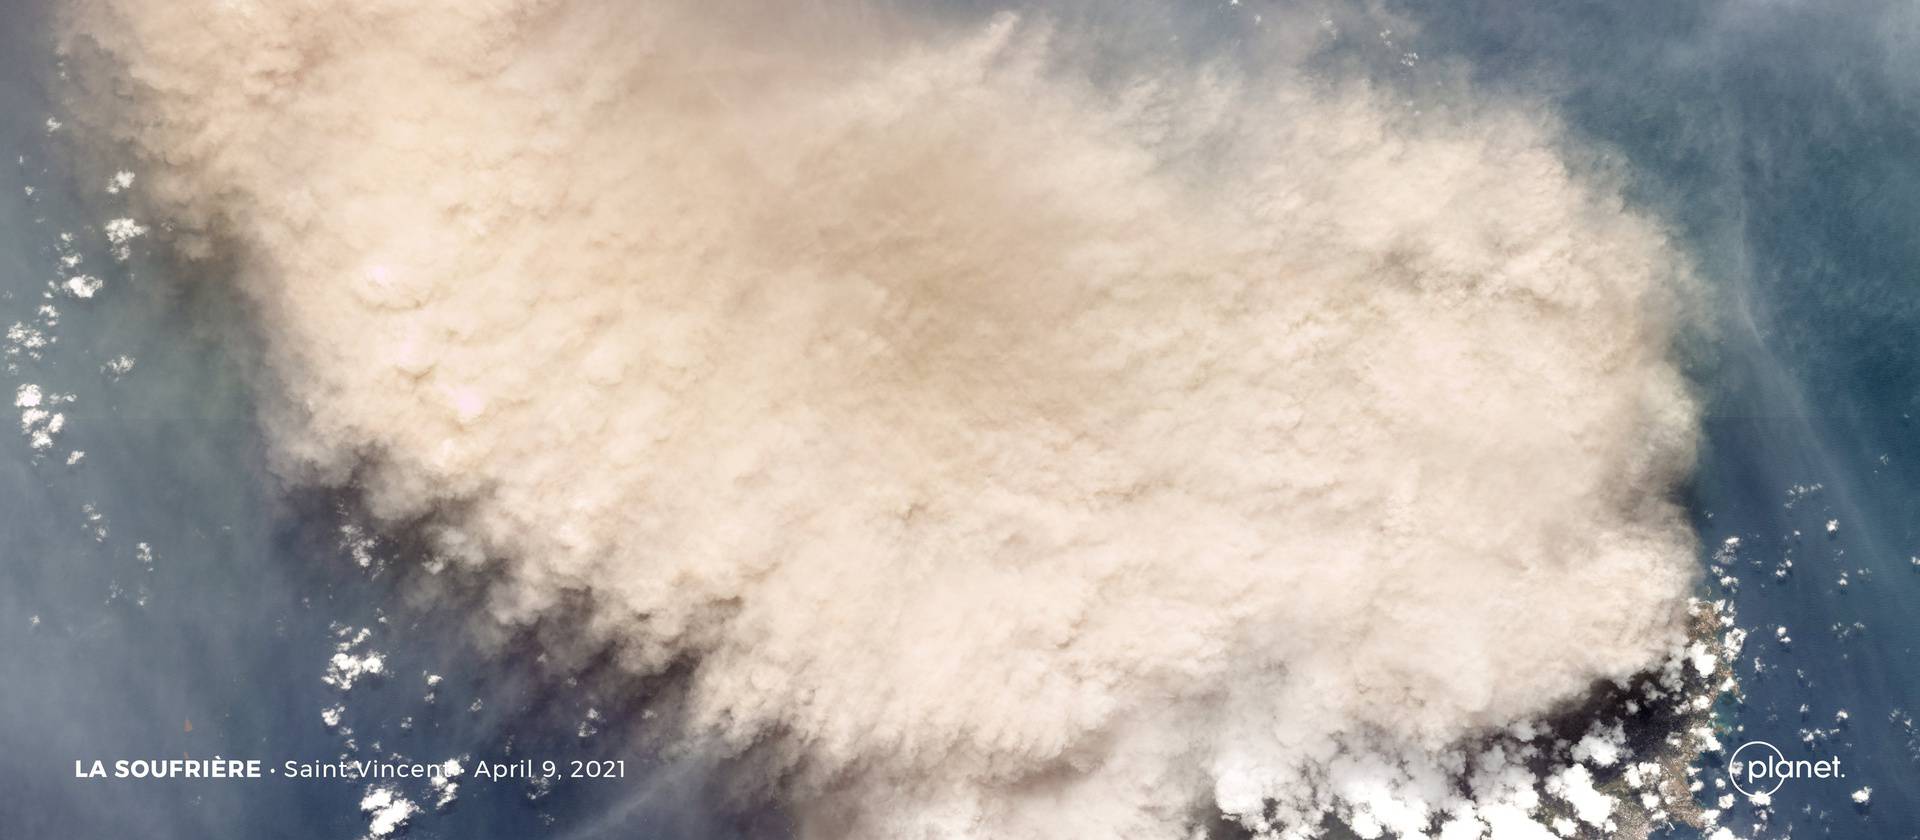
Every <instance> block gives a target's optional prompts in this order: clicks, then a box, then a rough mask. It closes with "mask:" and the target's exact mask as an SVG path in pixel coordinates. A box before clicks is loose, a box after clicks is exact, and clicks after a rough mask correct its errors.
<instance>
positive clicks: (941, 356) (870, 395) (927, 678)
mask: <svg viewBox="0 0 1920 840" xmlns="http://www.w3.org/2000/svg"><path fill="white" fill-rule="evenodd" d="M856 3H857V0H844V2H841V1H840V0H836V2H834V3H829V4H824V5H811V4H810V5H809V6H808V8H806V9H805V10H801V9H796V8H791V7H789V6H788V5H786V4H767V7H765V8H757V9H756V8H752V7H751V6H750V5H749V4H739V3H729V2H717V3H716V2H693V1H692V0H688V2H681V1H680V0H664V2H653V3H627V2H617V0H490V2H479V3H475V2H458V3H454V2H413V0H408V2H369V3H340V4H330V3H307V2H292V1H291V0H288V1H287V2H280V1H279V0H261V2H224V1H222V2H215V1H214V0H205V1H204V2H202V0H174V2H166V3H154V2H147V0H81V1H80V2H77V3H75V4H74V5H73V6H72V7H71V8H70V9H69V11H68V14H67V15H66V21H65V23H64V24H63V33H62V37H63V40H64V44H65V49H66V53H67V55H68V61H69V70H70V72H72V73H73V75H74V78H75V79H77V80H79V81H80V83H82V84H84V85H90V86H91V87H90V89H89V90H90V92H89V93H87V94H86V96H85V97H83V99H82V101H80V102H78V103H77V104H76V109H77V110H78V111H80V112H81V114H80V115H79V117H78V118H79V119H80V120H81V122H82V123H83V124H86V125H88V126H90V127H91V128H92V129H93V130H94V131H95V132H98V133H99V136H106V137H110V138H112V139H115V140H119V141H124V142H127V143H130V144H131V146H132V148H133V149H134V150H135V152H136V153H137V154H139V155H141V156H143V157H145V158H147V159H148V160H149V161H150V162H151V166H150V168H149V171H150V172H151V174H150V175H143V184H146V183H148V181H149V179H150V182H151V185H150V188H149V189H150V194H151V195H154V196H157V200H158V201H159V202H160V203H161V207H160V208H159V209H161V210H163V211H164V213H165V214H166V216H167V217H169V218H170V219H171V224H172V225H173V227H174V229H175V234H174V235H175V236H176V238H177V239H178V241H179V243H180V244H181V246H182V247H184V248H187V249H189V250H193V249H196V248H201V249H204V248H214V249H219V250H220V251H221V252H223V253H227V254H230V255H232V258H233V261H234V264H235V265H237V266H238V267H237V269H236V270H237V272H238V274H237V277H236V280H235V283H236V287H237V288H238V289H239V290H240V291H241V292H242V293H243V294H244V295H246V296H247V297H248V298H249V300H250V301H251V302H252V303H253V305H254V308H255V309H256V310H257V312H258V313H259V317H260V318H261V321H262V323H261V328H262V331H263V333H264V334H265V335H266V336H267V343H268V350H269V365H270V367H271V368H272V370H273V371H274V373H275V377H274V379H275V381H276V382H277V383H278V384H277V385H276V386H275V387H276V388H277V389H278V396H277V399H276V403H275V405H276V408H275V410H274V411H273V413H272V417H271V424H272V429H271V431H272V433H273V437H274V440H275V443H276V446H277V455H278V464H279V466H280V468H281V470H282V471H283V472H284V474H285V475H286V476H288V477H289V478H290V479H292V480H294V481H300V482H316V483H323V484H324V483H338V482H342V481H345V480H347V478H348V476H349V475H350V474H357V476H358V480H360V481H361V482H362V483H363V486H364V490H365V492H366V493H367V495H368V497H369V504H370V505H371V506H372V508H373V510H374V512H375V513H376V514H377V515H379V516H381V517H385V518H389V519H391V520H396V521H398V520H412V519H416V518H419V517H423V516H429V515H432V514H435V512H436V511H439V512H440V513H438V517H439V521H441V522H443V523H444V526H443V527H442V529H441V530H440V540H441V543H442V550H443V552H445V553H446V554H447V555H448V556H452V557H458V558H462V559H464V560H465V561H467V562H472V563H479V562H481V560H482V559H483V558H496V559H499V560H501V561H502V562H503V563H504V565H505V566H506V568H507V570H508V574H509V575H510V578H511V580H510V583H509V584H508V585H506V586H503V587H502V588H501V591H500V595H499V597H498V599H497V601H496V604H495V608H496V612H497V618H499V619H501V620H504V621H508V622H514V621H518V620H523V619H526V618H528V617H530V616H535V615H541V614H544V613H546V612H547V611H549V610H551V609H554V608H555V605H556V604H558V603H560V599H561V597H562V596H563V595H564V594H566V593H569V592H574V591H580V590H585V591H590V592H591V593H593V595H594V603H596V604H598V605H599V606H598V607H597V608H596V609H595V610H594V611H593V614H591V615H577V616H573V617H572V620H574V621H577V622H578V624H579V625H580V627H581V628H582V630H581V632H582V633H583V634H591V635H592V636H594V637H595V638H600V639H603V640H612V641H616V642H618V643H619V644H620V645H621V646H622V649H623V650H624V651H625V653H626V655H627V656H628V657H629V659H630V662H631V663H632V665H633V666H634V667H636V668H640V669H651V668H659V667H662V666H663V665H664V664H666V663H669V662H672V661H689V662H694V663H697V664H696V665H695V667H694V669H693V674H694V676H693V681H694V683H693V686H692V695H691V696H692V697H693V701H692V703H693V720H692V721H691V723H690V724H689V726H690V727H692V729H691V730H690V732H689V735H690V736H691V737H698V738H703V739H711V741H712V742H713V743H718V744H721V745H725V746H727V747H728V748H740V749H743V748H745V747H746V746H747V745H749V744H761V745H763V747H765V748H766V749H767V753H768V758H767V759H766V760H765V761H764V762H762V764H764V765H765V767H766V771H767V772H768V773H769V774H772V775H775V776H777V777H778V778H780V779H781V780H782V781H781V785H782V786H783V789H784V790H786V791H788V793H789V794H790V795H791V798H792V801H793V802H796V803H800V804H798V805H796V806H795V807H796V808H797V809H798V810H799V811H800V815H801V818H802V821H803V825H804V827H805V828H806V830H807V832H808V833H809V834H810V836H816V837H834V836H857V837H995V838H1006V837H1016V838H1017V837H1035V838H1039V837H1045V838H1060V837H1174V836H1185V835H1186V834H1187V833H1188V832H1190V830H1191V828H1192V821H1193V820H1194V819H1195V816H1194V815H1195V814H1196V813H1206V812H1209V811H1213V812H1221V811H1224V812H1225V813H1226V814H1228V815H1229V816H1230V817H1234V818H1237V819H1240V820H1242V821H1244V822H1246V823H1248V824H1250V825H1252V824H1258V825H1262V826H1277V827H1282V828H1284V827H1286V826H1317V825H1318V824H1319V822H1320V819H1321V817H1322V816H1323V815H1325V814H1328V813H1334V814H1339V813H1342V812H1343V811H1342V809H1345V808H1351V807H1354V806H1353V805H1352V804H1351V803H1353V802H1357V801H1361V800H1366V801H1368V802H1370V803H1371V804H1370V805H1367V806H1366V807H1367V808H1370V809H1371V810H1370V811H1369V812H1368V813H1369V814H1372V815H1373V816H1371V817H1369V818H1370V819H1375V820H1377V821H1384V820H1385V819H1386V818H1385V817H1381V816H1380V814H1384V813H1388V812H1392V813H1394V814H1397V815H1398V816H1396V817H1394V818H1395V819H1398V820H1400V822H1399V823H1398V824H1405V825H1411V824H1415V823H1422V824H1424V823H1423V822H1422V821H1436V820H1440V819H1442V818H1448V819H1454V820H1456V821H1457V822H1459V823H1460V824H1461V825H1463V826H1465V825H1468V824H1469V823H1471V824H1473V825H1478V824H1479V823H1478V822H1476V820H1478V819H1480V818H1479V817H1477V816H1476V815H1475V813H1476V812H1475V811H1474V806H1473V805H1472V804H1471V803H1461V802H1460V801H1458V796H1457V795H1456V794H1457V793H1458V792H1457V791H1452V790H1450V788H1449V785H1448V783H1447V781H1446V780H1447V779H1448V778H1454V777H1458V776H1459V775H1460V774H1461V773H1464V772H1466V770H1467V768H1465V767H1463V766H1462V763H1463V761H1464V759H1462V758H1461V757H1460V755H1459V753H1457V752H1456V751H1455V750H1454V747H1455V745H1457V744H1459V743H1461V741H1462V739H1467V738H1472V737H1475V736H1476V735H1477V734H1478V733H1482V732H1485V731H1488V730H1489V729H1491V728H1495V727H1503V726H1507V725H1508V724H1511V723H1512V722H1514V721H1517V720H1523V719H1526V718H1528V717H1530V716H1533V715H1538V714H1541V713H1543V712H1545V711H1547V710H1549V709H1550V708H1552V707H1553V706H1554V705H1555V704H1557V703H1562V702H1565V701H1569V700H1572V699H1575V698H1577V697H1578V696H1580V695H1581V694H1582V692H1584V691H1585V690H1586V689H1587V688H1588V687H1589V686H1590V685H1591V684H1592V683H1593V682H1594V681H1596V680H1602V679H1610V678H1622V677H1625V676H1627V675H1629V674H1632V673H1634V672H1636V671H1638V670H1639V669H1641V668H1643V667H1646V666H1648V665H1649V664H1650V663H1652V662H1654V661H1655V660H1656V659H1657V658H1658V656H1659V655H1660V653H1661V652H1662V651H1663V650H1665V649H1667V648H1668V647H1670V646H1672V645H1673V643H1674V642H1675V641H1676V639H1678V638H1679V635H1680V633H1681V624H1682V609H1681V606H1682V602H1683V600H1684V597H1685V594H1686V592H1687V590H1688V586H1689V583H1690V580H1691V577H1690V575H1691V572H1690V569H1691V567H1692V562H1691V550H1692V548H1691V542H1690V536H1689V534H1688V532H1687V531H1686V529H1685V528H1684V526H1683V523H1682V521H1681V519H1680V518H1679V516H1678V515H1677V513H1676V510H1675V509H1674V508H1673V507H1672V506H1671V505H1670V504H1669V503H1668V502H1667V501H1666V500H1665V496H1666V494H1667V491H1668V490H1669V488H1670V486H1671V485H1672V483H1673V482H1674V481H1675V480H1676V479H1677V477H1678V476H1679V475H1680V474H1681V473H1682V472H1683V471H1684V470H1685V469H1686V468H1687V466H1688V464H1689V460H1690V457H1691V448H1692V434H1693V425H1694V422H1693V419H1694V418H1693V406H1692V405H1691V403H1690V401H1689V399H1688V397H1687V395H1686V393H1685V391H1684V388H1683V384H1682V381H1681V379H1680V377H1679V375H1678V374H1677V372H1676V370H1675V368H1674V367H1673V365H1672V364H1670V362H1669V361H1668V354H1667V350H1668V345H1669V343H1670V338H1671V336H1670V330H1671V325H1670V323H1669V320H1670V318H1668V317H1667V316H1665V315H1663V313H1670V312H1671V311H1673V309H1674V306H1673V302H1672V298H1673V290H1674V289H1675V288H1676V287H1677V286H1678V285H1679V284H1680V283H1681V282H1682V278H1683V274H1684V271H1683V269H1682V267H1681V265H1680V263H1679V261H1678V260H1677V258H1676V257H1675V255H1674V253H1673V251H1672V250H1671V248H1670V246H1669V244H1668V243H1667V242H1666V241H1665V240H1664V238H1663V236H1662V235H1661V233H1660V232H1659V230H1658V229H1657V227H1656V226H1655V225H1654V224H1653V223H1651V222H1650V221H1649V220H1648V219H1645V218H1642V217H1640V216H1637V215H1635V214H1634V213H1633V212H1631V211H1629V210H1626V209H1623V207H1622V202H1621V201H1620V199H1619V198H1618V197H1617V196H1616V195H1615V194H1613V193H1612V192H1610V191H1609V190H1608V189H1607V188H1606V186H1605V185H1604V184H1600V185H1596V184H1594V183H1591V182H1589V179H1586V178H1584V177H1582V176H1580V175H1577V174H1575V173H1574V172H1573V171H1571V170H1570V168H1569V167H1568V166H1567V165H1566V164H1565V163H1564V162H1563V161H1562V159H1561V158H1560V157H1559V156H1558V153H1557V152H1556V148H1558V144H1559V142H1560V139H1559V138H1558V137H1556V135H1555V133H1554V132H1553V130H1552V129H1551V128H1550V127H1549V126H1550V120H1548V119H1546V118H1544V117H1543V116H1541V115H1540V114H1539V113H1538V112H1537V111H1535V110H1530V109H1527V108H1524V107H1519V106H1503V105H1500V104H1498V103H1492V104H1489V103H1477V104H1476V103H1462V102H1456V103H1453V106H1452V107H1449V108H1447V109H1444V113H1440V112H1437V111H1435V110H1432V109H1429V110H1428V112H1427V113H1426V114H1425V115H1424V116H1421V115H1417V114H1415V113H1414V112H1413V111H1412V109H1406V108H1401V107H1399V106H1396V105H1395V104H1393V103H1392V102H1391V97H1388V96H1385V95H1383V94H1381V93H1380V92H1378V91H1376V90H1374V89H1371V88H1369V87H1368V86H1367V85H1365V84H1362V83H1358V82H1354V83H1348V84H1340V83H1332V82H1327V81H1326V80H1324V79H1323V80H1319V81H1316V82H1309V81H1308V80H1307V79H1306V78H1305V77H1304V75H1303V74H1302V73H1300V72H1297V71H1289V70H1287V69H1285V68H1284V67H1280V68H1265V69H1262V70H1259V71H1257V72H1255V71H1245V72H1236V71H1234V70H1233V69H1232V68H1231V67H1227V66H1225V65H1223V64H1215V65H1207V64H1205V63H1204V62H1199V61H1195V60H1192V57H1191V56H1188V57H1185V58H1180V59H1175V58H1173V57H1165V56H1163V57H1159V58H1156V57H1155V56H1151V55H1142V56H1138V57H1137V58H1136V60H1135V61H1134V62H1133V63H1132V64H1131V75H1130V76H1128V75H1127V74H1117V73H1116V72H1115V71H1114V68H1113V67H1112V66H1110V63H1108V64H1102V65H1101V67H1102V69H1101V70H1100V71H1099V72H1095V71H1094V70H1093V69H1091V65H1092V64H1093V63H1094V62H1093V61H1092V60H1091V59H1089V58H1087V56H1088V55H1089V54H1090V50H1089V46H1090V45H1088V44H1086V43H1083V42H1082V40H1081V39H1080V37H1079V36H1076V35H1072V34H1067V30H1065V29H1062V28H1057V27H1050V26H1049V25H1048V24H1047V23H1046V22H1045V21H1044V20H1042V18H1044V17H1045V16H1044V15H1029V16H1024V17H1023V16H1012V15H1002V16H998V17H994V18H991V19H983V20H971V21H964V22H961V21H955V20H953V19H952V18H953V17H954V16H953V15H946V16H942V17H938V18H937V19H936V16H933V15H927V16H924V17H918V16H915V15H914V14H912V13H909V12H902V11H900V10H899V9H897V8H895V7H891V6H889V7H887V9H888V11H882V10H880V9H879V8H865V7H860V6H857V5H856ZM1270 23H1271V22H1270ZM1280 26H1281V27H1282V28H1284V27H1285V26H1286V24H1284V23H1283V24H1280ZM1307 29H1308V31H1310V30H1311V27H1308V28H1307ZM1295 40H1310V39H1295ZM1107 57H1108V58H1111V55H1110V54H1108V55H1107ZM1276 63H1278V64H1285V63H1286V62H1276ZM1120 76H1126V77H1125V78H1121V77H1120ZM767 745H771V746H767ZM1369 797H1371V798H1370V799H1369ZM1382 803H1386V804H1382ZM1395 808H1398V809H1400V810H1398V811H1395V810H1394V809H1395ZM1447 814H1451V815H1452V816H1451V817H1447V816H1446V815H1447ZM1488 820H1489V821H1491V818H1488Z"/></svg>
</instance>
